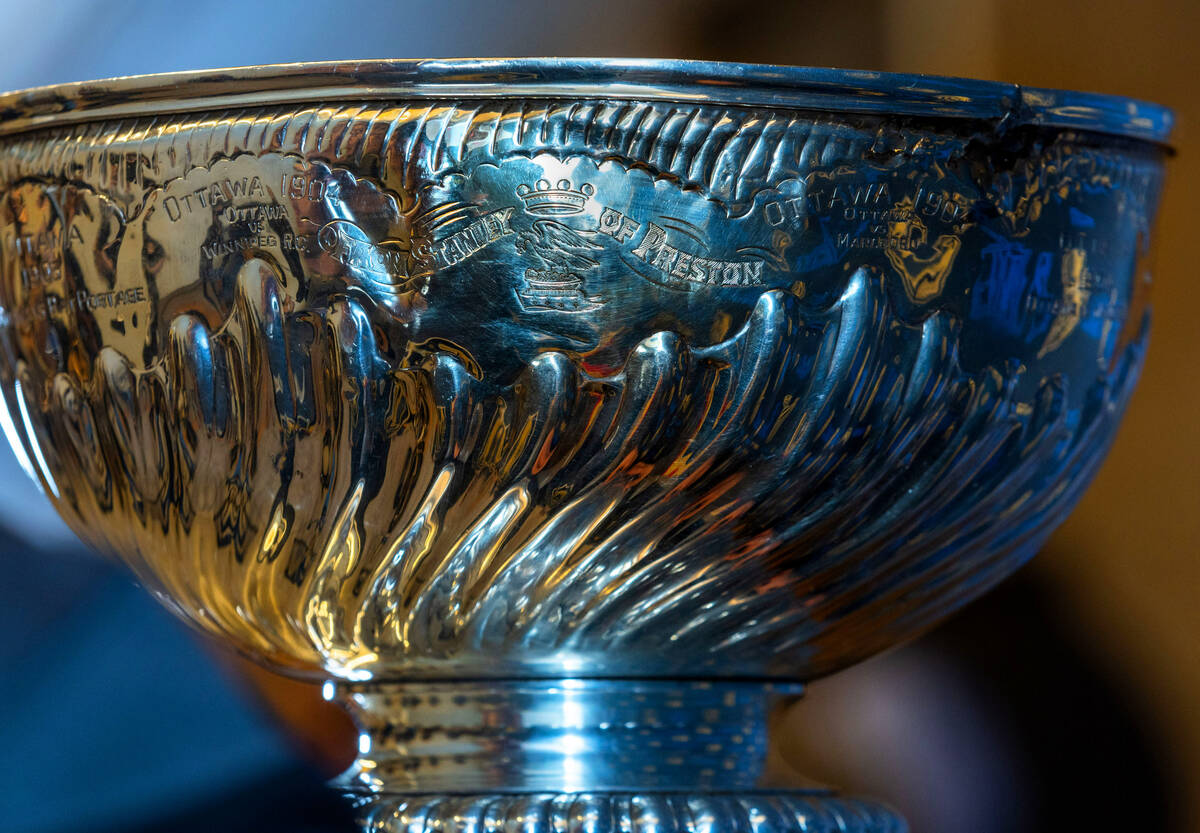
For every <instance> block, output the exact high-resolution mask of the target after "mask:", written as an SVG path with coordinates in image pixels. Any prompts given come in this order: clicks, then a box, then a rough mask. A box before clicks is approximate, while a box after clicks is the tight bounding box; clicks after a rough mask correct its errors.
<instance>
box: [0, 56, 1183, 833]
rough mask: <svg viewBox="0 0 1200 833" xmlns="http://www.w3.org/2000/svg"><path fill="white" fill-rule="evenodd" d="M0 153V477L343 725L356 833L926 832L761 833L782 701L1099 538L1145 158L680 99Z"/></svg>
mask: <svg viewBox="0 0 1200 833" xmlns="http://www.w3.org/2000/svg"><path fill="white" fill-rule="evenodd" d="M255 90H258V91H257V92H255ZM339 91H340V93H342V94H343V97H339ZM1029 96H1033V98H1030V97H1029ZM0 109H2V110H3V112H4V113H5V114H6V115H5V116H4V118H3V119H0V134H3V135H4V138H3V139H0V195H2V197H3V199H2V200H0V303H2V305H3V310H4V314H5V318H4V320H3V326H2V327H0V343H2V344H3V356H4V361H3V362H2V368H3V370H2V372H3V377H2V382H3V385H2V387H3V395H4V401H5V406H6V407H5V411H4V413H6V414H7V415H8V417H9V418H8V419H7V421H6V422H5V425H4V427H5V431H6V433H7V434H8V435H9V437H10V439H11V440H12V442H13V444H14V445H15V446H16V447H17V448H18V450H20V451H24V452H25V453H26V454H25V456H26V457H27V458H28V459H30V460H31V461H36V464H37V465H36V468H37V472H36V473H38V474H39V475H40V480H41V481H42V483H43V485H44V486H45V487H46V488H47V490H48V491H50V492H51V493H52V494H53V495H54V497H55V502H56V505H57V507H58V508H59V510H60V511H61V512H62V514H63V515H64V516H65V517H66V518H67V519H68V521H69V522H70V523H71V524H72V525H73V527H74V528H75V529H76V530H77V531H78V532H79V533H80V535H81V536H83V537H85V538H86V539H87V540H88V541H90V542H91V543H93V544H94V545H96V546H97V547H99V548H101V549H104V550H107V551H110V552H113V553H116V554H117V555H118V556H119V557H121V558H122V559H124V560H125V561H126V562H127V563H128V564H129V565H130V566H131V567H132V568H133V569H134V570H135V571H136V572H137V574H138V575H139V576H140V577H141V578H142V579H143V580H144V581H145V582H146V583H147V585H148V586H149V587H150V588H152V589H153V590H154V592H155V593H156V594H158V595H159V597H160V598H162V599H164V600H165V601H167V602H168V603H169V604H170V605H171V606H172V608H173V609H175V610H176V611H177V612H179V613H180V614H181V615H183V616H184V617H186V618H188V619H189V620H191V621H192V622H193V623H195V624H196V625H197V626H198V627H200V628H202V629H204V630H205V631H207V632H209V633H211V634H214V635H217V636H219V637H220V638H222V639H224V640H227V641H228V642H231V643H233V644H235V645H236V646H237V647H239V648H241V649H242V650H244V651H247V652H250V653H252V654H254V655H257V656H259V657H260V658H262V659H263V660H264V661H265V662H267V663H270V664H272V665H275V666H281V667H287V668H291V669H293V670H296V671H298V672H301V673H309V674H323V675H326V676H330V677H333V678H334V679H336V680H337V681H339V682H338V684H337V685H336V686H331V687H330V688H329V689H328V690H329V692H330V694H331V695H333V696H336V697H338V698H340V699H343V700H344V701H346V702H348V703H349V704H350V706H351V708H352V709H353V710H354V711H355V712H356V714H357V716H358V719H359V721H360V724H361V726H362V729H363V733H362V739H361V743H360V750H361V755H360V758H359V761H358V762H357V764H356V765H355V767H354V768H353V769H352V770H351V772H350V773H348V774H347V775H346V776H345V777H344V778H343V780H342V785H343V786H344V787H345V788H346V789H349V790H353V791H359V792H364V791H365V792H367V793H378V794H379V797H377V798H375V799H372V800H370V801H367V803H366V806H365V809H364V814H365V817H366V818H367V819H368V822H369V823H370V824H373V825H375V827H374V828H372V829H376V830H397V831H398V830H408V829H410V828H411V826H412V825H414V824H417V823H420V824H433V823H435V822H436V823H437V824H440V825H448V826H451V827H453V828H454V829H463V830H465V829H467V828H468V827H470V825H471V824H472V823H473V822H479V823H481V824H483V823H488V824H490V823H491V822H492V821H505V823H507V822H508V821H512V820H513V819H517V818H520V819H522V820H523V821H521V824H522V825H523V827H526V828H528V829H530V830H536V831H539V833H540V831H541V830H543V829H545V830H547V831H548V830H550V829H551V828H553V829H555V830H559V829H566V828H568V827H569V828H571V829H576V828H578V829H580V830H582V829H583V826H586V823H587V822H586V819H593V818H594V819H601V818H603V819H605V820H607V821H606V823H608V822H612V823H620V824H621V825H622V829H629V830H634V829H642V828H645V829H647V830H648V829H650V828H651V827H653V828H654V829H656V830H660V829H670V830H680V831H688V832H689V833H690V832H691V831H693V830H694V831H699V830H701V829H704V830H708V831H713V830H719V831H732V830H735V829H742V827H744V826H746V825H750V826H755V825H763V824H765V825H767V826H768V827H769V826H771V825H778V826H780V829H783V828H787V829H796V830H825V829H845V830H860V831H864V832H865V831H885V830H897V831H898V830H902V829H904V825H903V822H902V821H901V820H899V818H898V817H896V816H895V815H894V814H892V813H891V812H890V811H887V810H885V809H883V808H882V807H880V806H879V805H875V804H872V803H870V802H858V801H853V800H850V799H842V798H838V797H836V796H834V795H831V794H829V793H828V792H822V791H820V790H808V791H804V790H800V791H796V792H790V793H778V792H764V790H766V789H768V787H773V786H777V785H773V784H771V783H770V782H768V781H767V780H766V776H765V775H764V774H763V771H762V767H761V761H762V755H763V749H764V746H763V738H764V734H763V733H764V728H763V727H764V721H765V714H766V708H767V704H768V701H769V699H770V698H771V697H777V696H779V695H780V694H781V693H787V692H788V691H792V690H794V687H795V685H796V684H797V683H799V682H803V681H807V680H811V679H813V678H816V677H819V676H821V675H823V674H827V673H829V672H831V671H834V670H836V669H838V668H841V667H844V666H846V665H848V664H850V663H853V662H855V661H856V660H859V659H861V658H863V657H866V656H868V655H870V654H872V653H874V652H876V651H878V650H880V649H883V648H886V647H888V646H889V645H892V644H894V643H896V642H897V641H899V640H902V639H905V638H908V637H910V636H912V635H914V634H916V633H918V632H919V631H920V630H921V629H923V628H925V627H928V626H929V625H930V624H932V623H933V622H935V621H937V620H938V619H939V618H940V617H942V616H944V615H945V614H946V613H948V612H949V611H951V610H953V609H954V608H955V607H957V606H959V605H961V604H962V603H964V602H965V601H967V600H969V599H970V598H972V597H974V596H976V595H978V594H979V593H981V592H983V591H984V590H985V589H987V588H988V587H989V586H991V585H992V584H994V583H995V582H996V581H998V580H999V579H1000V578H1002V577H1003V576H1004V575H1005V574H1007V573H1008V572H1010V571H1011V570H1013V569H1014V568H1015V567H1016V566H1017V565H1019V564H1020V563H1021V562H1022V561H1024V560H1025V559H1026V558H1028V557H1029V556H1031V555H1032V554H1033V553H1034V552H1035V551H1036V550H1037V548H1038V546H1040V544H1041V542H1042V541H1043V540H1045V538H1046V536H1047V535H1048V534H1049V532H1050V531H1051V530H1052V529H1053V528H1054V526H1055V525H1056V524H1057V523H1058V522H1059V521H1061V520H1062V518H1063V517H1064V515H1065V513H1066V512H1067V511H1068V510H1069V509H1070V507H1071V506H1072V504H1073V503H1074V501H1075V500H1076V499H1077V498H1078V496H1079V494H1080V493H1081V491H1082V490H1083V488H1084V487H1085V486H1086V484H1087V482H1088V480H1089V478H1090V477H1091V475H1092V473H1093V472H1094V471H1095V469H1096V467H1097V466H1098V465H1099V463H1100V460H1101V457H1102V456H1103V453H1104V450H1105V449H1106V448H1107V445H1108V443H1109V441H1110V440H1111V437H1112V435H1113V431H1114V430H1115V427H1116V424H1117V421H1118V420H1119V418H1120V414H1121V411H1122V409H1123V407H1124V405H1125V402H1126V401H1127V399H1128V397H1129V395H1130V392H1131V390H1132V387H1133V384H1134V382H1135V380H1136V377H1137V373H1138V369H1139V367H1140V363H1141V357H1142V353H1143V349H1144V340H1145V325H1144V320H1145V314H1146V310H1145V309H1143V308H1142V306H1141V305H1142V303H1143V301H1142V299H1143V298H1144V293H1142V292H1140V291H1139V292H1135V291H1134V289H1135V284H1137V283H1138V282H1140V281H1142V280H1143V279H1144V275H1143V267H1142V265H1141V264H1142V257H1143V255H1144V254H1145V247H1146V245H1147V240H1148V238H1149V232H1150V228H1151V224H1152V220H1153V215H1154V210H1155V206H1156V203H1157V199H1158V192H1159V187H1160V181H1161V176H1162V164H1163V155H1164V151H1163V149H1162V147H1161V146H1160V145H1158V144H1155V142H1161V141H1163V140H1164V139H1165V136H1166V128H1167V126H1168V124H1169V119H1168V117H1167V115H1166V114H1165V113H1164V112H1163V111H1161V110H1159V109H1157V108H1155V107H1153V106H1151V105H1135V104H1131V103H1125V102H1120V101H1118V100H1111V99H1106V98H1103V97H1095V96H1079V95H1077V94H1072V93H1049V92H1044V91H1033V92H1029V91H1024V92H1022V91H1017V90H1016V89H1015V88H1008V87H1005V86H1003V85H988V84H982V83H977V82H960V81H939V80H936V79H914V78H908V77H904V76H896V77H890V78H889V77H886V76H877V75H871V74H855V73H836V72H829V71H808V70H788V69H778V68H758V69H750V68H736V67H735V68H730V67H727V66H722V65H707V64H677V63H670V62H665V63H647V62H641V63H634V64H622V63H603V62H578V63H571V62H561V61H526V62H495V63H487V62H476V61H464V62H459V63H454V62H443V63H437V64H416V65H413V64H402V63H401V64H371V65H361V64H360V65H352V66H351V65H330V66H320V67H310V68H308V69H307V70H300V69H297V68H294V67H289V68H281V69H278V70H269V69H261V68H256V69H251V70H243V71H237V72H233V73H226V74H217V75H208V76H205V75H203V74H202V75H197V76H185V77H183V78H175V79H167V80H157V81H156V80H153V79H151V80H146V79H133V80H123V81H116V82H109V83H104V84H100V85H97V86H94V87H84V88H80V87H64V88H56V89H51V90H42V91H35V92H32V93H28V94H14V95H10V96H8V97H6V98H3V99H0ZM900 114H903V118H899V117H898V116H899V115H900ZM35 128H36V129H35ZM1116 136H1120V137H1121V138H1115V137H1116ZM453 680H460V681H464V682H457V683H456V682H447V681H453ZM488 680H491V682H487V681H488ZM679 680H687V681H689V682H677V681H679ZM466 681H470V682H466ZM530 791H533V792H536V793H537V794H538V795H537V797H533V796H522V795H518V793H521V792H530ZM450 793H455V794H456V795H457V797H455V798H453V799H450V798H446V797H444V796H446V795H448V794H450ZM466 793H469V795H466ZM582 793H586V794H587V795H586V796H584V795H582ZM718 794H719V797H718ZM438 796H443V797H441V798H439V797H438ZM556 820H557V821H556ZM581 820H583V821H581ZM560 822H561V823H560ZM597 823H598V822H597ZM580 825H583V826H580ZM831 825H832V826H833V827H831ZM838 825H840V827H838ZM755 829H758V828H757V827H756V828H755Z"/></svg>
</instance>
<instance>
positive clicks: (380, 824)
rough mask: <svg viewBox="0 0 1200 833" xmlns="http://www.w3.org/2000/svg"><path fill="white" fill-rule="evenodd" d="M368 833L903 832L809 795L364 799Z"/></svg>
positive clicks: (844, 802) (900, 824)
mask: <svg viewBox="0 0 1200 833" xmlns="http://www.w3.org/2000/svg"><path fill="white" fill-rule="evenodd" d="M360 812H361V816H360V818H361V819H362V823H363V827H364V829H366V830H369V831H374V833H432V831H444V833H479V832H480V831H496V832H497V833H499V831H503V832H504V833H518V832H519V833H735V831H736V832H737V833H908V830H909V828H908V825H907V824H906V823H905V822H904V820H903V819H902V818H900V817H899V816H898V815H896V814H895V813H894V812H892V811H891V810H889V809H888V808H887V807H885V806H883V805H881V804H879V803H877V802H873V801H865V800H859V799H853V798H839V797H836V796H831V795H821V794H808V793H800V792H793V793H748V794H744V795H738V796H731V795H723V794H720V793H705V794H703V795H689V794H678V793H644V794H630V793H587V794H578V793H569V794H558V795H554V794H529V795H512V794H509V795H501V794H491V795H438V796H427V795H418V796H411V797H407V798H399V797H395V796H389V797H385V798H374V799H366V800H363V802H362V804H361V806H360Z"/></svg>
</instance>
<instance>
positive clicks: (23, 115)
mask: <svg viewBox="0 0 1200 833" xmlns="http://www.w3.org/2000/svg"><path fill="white" fill-rule="evenodd" d="M397 96H402V97H405V98H428V99H439V98H456V99H479V100H487V99H499V98H506V97H514V96H516V97H529V98H542V99H555V98H559V99H567V100H579V99H607V100H629V99H636V100H643V101H644V100H652V101H653V100H657V101H675V102H688V103H701V104H714V105H722V104H725V105H730V106H750V107H754V106H757V107H764V106H765V107H778V108H786V109H799V110H818V111H825V112H838V113H847V114H874V115H891V116H915V117H925V118H933V119H957V120H974V121H987V122H994V123H996V124H1004V125H1005V126H1007V127H1014V126H1022V125H1031V126H1037V127H1047V128H1057V129H1068V130H1080V131H1087V132H1094V133H1102V134H1107V135H1110V136H1118V137H1124V138H1128V139H1134V140H1139V141H1143V142H1149V143H1153V144H1161V145H1166V144H1167V143H1168V142H1169V139H1170V134H1171V129H1172V126H1173V124H1174V115H1173V113H1172V112H1171V110H1170V109H1169V108H1167V107H1164V106H1162V105H1159V104H1154V103H1152V102H1148V101H1142V100H1138V99H1132V98H1126V97H1123V96H1114V95H1107V94H1102V93H1090V92H1077V91H1073V90H1060V89H1048V88H1038V87H1025V86H1021V85H1017V84H1009V83H1004V82H999V81H983V80H975V79H968V78H955V77H949V76H938V75H918V74H905V73H890V72H876V71H867V70H848V69H833V68H821V67H799V66H779V65H771V64H748V63H733V62H719V61H692V60H676V59H630V58H451V59H430V60H426V59H417V60H386V59H385V60H362V61H357V60H352V61H320V62H301V63H286V64H264V65H258V66H244V67H233V68H227V69H207V70H197V71H185V72H167V73H156V74H150V75H131V76H122V77H117V78H108V79H103V80H97V81H82V82H74V83H68V84H55V85H50V86H43V87H33V88H30V89H25V90H17V91H14V92H7V93H3V94H0V135H12V134H17V133H23V132H27V131H31V130H36V129H39V128H44V127H56V126H60V125H68V124H79V123H84V122H92V121H103V120H112V119H128V118H139V117H150V116H162V115H167V114H182V113H188V112H197V111H212V110H222V109H234V108H245V107H263V106H271V105H284V104H298V103H319V102H326V101H338V102H347V101H371V100H386V99H394V98H396V97H397Z"/></svg>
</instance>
